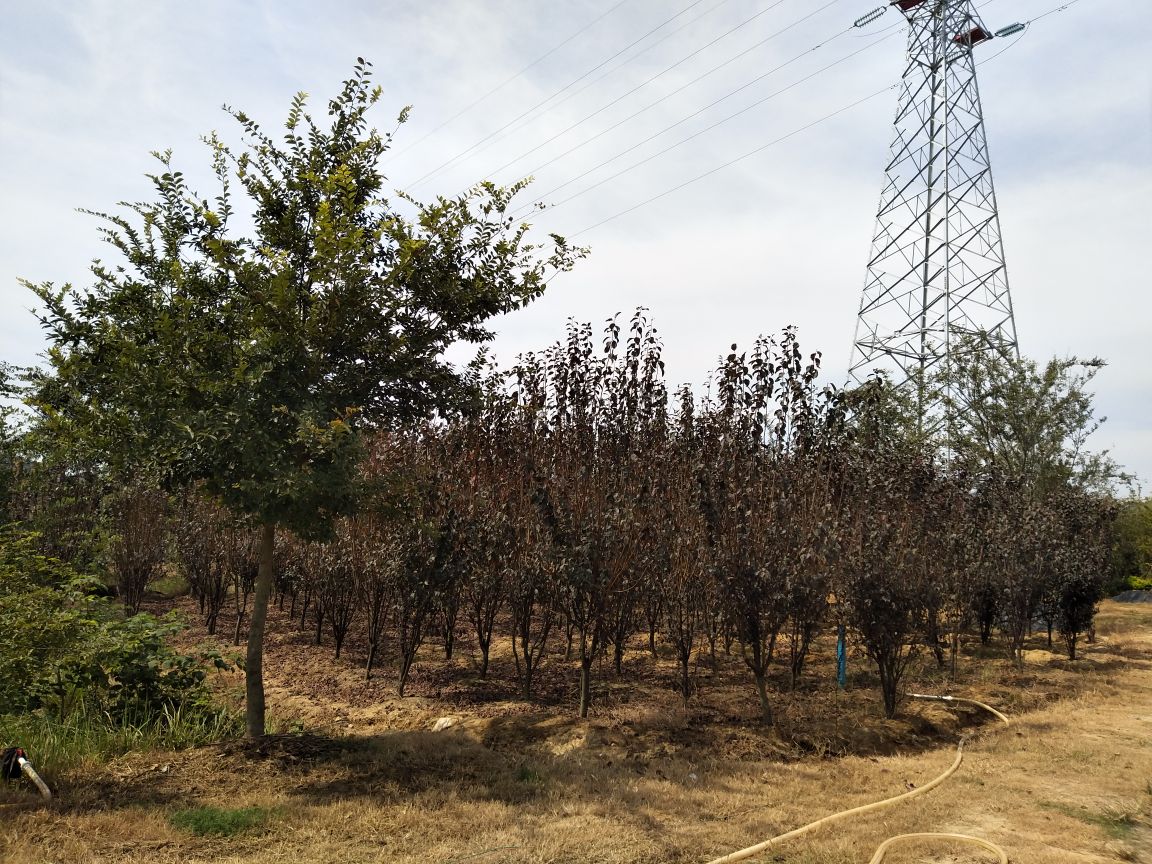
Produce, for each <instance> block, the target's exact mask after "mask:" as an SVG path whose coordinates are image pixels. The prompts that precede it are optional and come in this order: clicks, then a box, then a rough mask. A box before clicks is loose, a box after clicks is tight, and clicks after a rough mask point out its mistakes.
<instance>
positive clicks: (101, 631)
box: [0, 527, 229, 728]
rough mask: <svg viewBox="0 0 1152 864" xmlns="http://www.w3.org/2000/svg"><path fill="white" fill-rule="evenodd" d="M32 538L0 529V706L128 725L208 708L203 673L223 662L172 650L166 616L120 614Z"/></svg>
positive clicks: (215, 656) (6, 710)
mask: <svg viewBox="0 0 1152 864" xmlns="http://www.w3.org/2000/svg"><path fill="white" fill-rule="evenodd" d="M34 540H35V538H34V536H33V535H31V534H28V533H24V532H21V531H19V530H17V529H15V528H12V527H8V528H0V668H3V669H4V675H3V676H0V713H2V714H10V715H19V714H27V713H29V712H40V713H41V714H43V715H44V716H46V717H50V718H53V719H55V720H58V721H67V720H69V719H70V718H71V717H73V716H74V715H78V714H82V715H84V716H86V717H87V718H89V720H91V718H93V717H98V718H103V719H102V722H104V723H106V724H109V725H112V726H125V727H129V728H137V727H141V726H149V725H154V724H156V723H163V722H165V718H171V717H174V716H182V717H185V718H187V717H188V716H189V715H191V714H195V713H197V712H199V713H204V714H205V715H206V716H211V715H212V714H213V713H214V711H215V709H213V708H212V706H211V703H210V700H209V696H208V689H207V686H206V676H207V672H208V669H209V668H211V667H216V668H220V669H225V668H229V663H228V661H226V660H225V659H224V658H223V657H222V656H221V655H220V654H219V653H218V652H212V651H206V652H201V653H199V654H197V655H195V656H190V655H187V654H182V653H180V652H178V651H175V650H173V649H172V648H170V647H169V646H168V644H167V640H168V639H169V637H171V636H172V635H173V634H174V633H176V632H177V631H178V630H179V629H180V628H181V625H180V624H179V623H178V622H177V621H176V620H175V619H174V618H172V617H167V618H164V619H160V620H158V619H156V618H153V617H152V616H149V615H135V616H132V617H127V618H126V617H125V616H124V614H123V613H122V611H121V610H120V609H119V608H118V607H117V606H115V605H113V604H112V603H110V602H108V601H107V600H105V599H103V598H100V597H94V596H90V595H89V593H87V592H88V591H89V590H91V587H92V585H93V582H92V580H91V579H87V578H85V577H83V576H80V575H79V574H77V573H76V572H74V571H73V570H72V569H71V568H69V567H68V566H67V565H65V564H63V563H61V562H60V561H57V560H55V559H52V558H48V557H45V556H44V555H42V554H40V553H38V552H37V551H36V549H35V546H34Z"/></svg>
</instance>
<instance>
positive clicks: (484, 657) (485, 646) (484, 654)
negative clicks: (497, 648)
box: [480, 636, 492, 678]
mask: <svg viewBox="0 0 1152 864" xmlns="http://www.w3.org/2000/svg"><path fill="white" fill-rule="evenodd" d="M491 650H492V637H491V636H489V637H488V638H487V639H485V638H483V637H481V639H480V677H481V678H487V677H488V655H489V653H490V652H491Z"/></svg>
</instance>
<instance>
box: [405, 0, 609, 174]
mask: <svg viewBox="0 0 1152 864" xmlns="http://www.w3.org/2000/svg"><path fill="white" fill-rule="evenodd" d="M627 2H628V0H619V2H618V3H616V4H615V5H614V6H611V7H610V8H609V9H608V11H606V12H603V13H602V14H600V15H597V16H596V17H595V18H593V19H592V20H591V21H589V22H588V23H587V24H585V25H584V26H583V27H581V28H580V29H579V30H577V31H576V32H575V33H573V34H572V35H570V36H569V37H568V38H567V39H565V40H564V41H563V42H558V43H556V44H555V45H553V46H552V47H551V48H549V49H548V50H547V51H545V52H544V53H543V54H541V55H540V56H539V57H537V58H536V59H535V60H533V61H532V62H531V63H529V64H528V65H527V66H525V67H524V68H523V69H521V70H520V71H519V72H517V73H516V74H515V75H512V76H511V77H509V78H505V79H504V80H503V81H501V82H500V83H499V84H497V85H496V86H495V87H493V88H492V89H491V90H489V91H488V92H487V93H485V94H484V95H482V96H479V97H477V98H476V99H475V100H474V101H472V102H469V103H468V104H467V105H465V106H464V107H463V108H461V109H460V110H459V111H457V112H456V113H455V114H453V115H452V116H451V117H449V118H448V119H447V120H444V121H442V122H441V123H440V125H439V126H436V127H434V128H432V129H429V130H428V131H427V132H425V133H424V134H423V135H421V136H420V137H419V138H417V139H416V140H415V141H413V142H412V143H411V144H409V145H408V146H407V147H405V148H404V149H403V150H398V151H397V152H396V153H394V154H392V158H393V159H395V158H399V157H400V156H403V155H404V154H405V153H407V152H408V151H409V150H411V149H412V148H413V147H415V146H417V145H418V144H421V143H423V142H424V141H426V140H427V139H428V138H430V137H431V136H432V135H435V134H436V133H437V132H439V131H440V130H441V129H443V128H444V127H445V126H447V125H448V124H449V123H451V122H452V121H453V120H456V119H458V118H460V117H463V116H464V115H465V114H467V113H468V112H469V111H471V110H472V109H473V108H475V107H476V106H477V105H479V104H480V103H481V102H483V101H484V100H485V99H487V98H488V97H489V96H492V95H494V94H496V93H498V92H500V91H501V90H503V89H504V88H505V87H507V86H508V85H509V84H511V83H512V82H513V81H515V80H516V79H517V78H519V77H520V76H521V75H523V74H524V73H525V72H527V71H528V70H529V69H532V68H533V67H535V66H538V65H539V64H540V63H542V62H544V61H545V60H547V59H548V58H549V57H551V56H552V55H553V54H555V53H556V52H557V51H559V50H560V49H561V48H563V47H564V46H565V45H567V44H568V43H569V42H571V41H572V40H574V39H576V38H577V37H578V36H581V35H582V34H584V33H585V32H586V31H588V30H590V29H591V28H592V27H593V26H595V25H596V24H599V23H600V22H601V21H603V20H604V19H605V18H607V17H608V16H609V15H611V14H612V13H613V12H615V11H616V10H617V9H619V8H620V7H621V6H623V5H624V4H625V3H627Z"/></svg>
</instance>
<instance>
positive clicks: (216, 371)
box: [26, 60, 580, 736]
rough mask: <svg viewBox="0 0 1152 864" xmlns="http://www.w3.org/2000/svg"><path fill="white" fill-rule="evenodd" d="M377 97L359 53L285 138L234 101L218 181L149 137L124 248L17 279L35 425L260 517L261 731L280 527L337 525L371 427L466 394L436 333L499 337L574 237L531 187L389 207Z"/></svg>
mask: <svg viewBox="0 0 1152 864" xmlns="http://www.w3.org/2000/svg"><path fill="white" fill-rule="evenodd" d="M379 97H380V88H379V87H376V86H373V84H372V81H371V73H370V71H369V64H367V63H366V62H364V61H362V60H360V61H358V62H357V64H356V67H355V71H354V73H353V75H352V77H351V78H349V79H348V80H347V81H346V82H344V85H343V88H342V89H341V91H340V92H339V94H338V95H337V96H336V97H335V98H333V99H332V100H331V101H330V102H329V103H328V106H327V120H328V122H327V124H319V123H318V122H317V121H316V120H314V119H313V117H312V115H311V114H310V113H309V111H308V109H307V103H306V96H305V94H303V93H301V94H299V95H297V96H296V97H295V99H293V101H292V104H291V108H290V110H289V112H288V118H287V122H286V123H285V131H284V134H283V135H282V136H279V137H273V136H271V135H269V134H267V133H265V132H264V131H263V130H262V128H261V127H260V126H259V125H258V124H257V123H256V121H255V120H253V119H251V118H250V117H248V116H247V115H246V114H244V113H243V112H240V111H233V110H231V109H228V110H229V113H230V114H231V115H232V117H233V118H235V120H236V121H237V122H238V123H239V124H240V127H241V129H242V133H243V134H242V144H240V145H238V146H232V145H229V144H226V143H224V141H223V140H222V139H220V138H219V137H218V136H217V135H215V134H212V135H210V136H208V137H207V139H206V141H207V143H208V145H209V146H210V148H211V151H212V165H213V169H214V173H215V177H216V187H217V188H216V193H215V196H214V197H212V198H206V197H202V196H200V195H198V194H196V193H195V192H193V190H192V189H191V188H190V187H189V185H188V184H187V182H186V181H185V179H184V177H183V175H182V174H181V173H180V172H179V171H177V170H175V169H174V168H173V167H172V164H171V153H170V152H169V153H164V154H156V155H157V158H158V159H159V160H160V163H161V167H162V171H161V173H159V174H156V175H151V180H152V183H153V186H154V188H155V198H154V200H152V201H148V202H141V203H134V204H126V205H124V207H125V209H124V211H123V212H121V213H118V214H96V215H98V216H100V217H101V218H102V219H104V220H105V223H106V224H105V227H104V228H103V229H102V232H103V234H104V238H105V239H106V240H107V241H108V242H109V243H110V244H111V245H112V247H113V248H114V249H115V250H116V252H117V253H118V256H119V258H120V260H119V261H118V262H117V263H115V264H104V263H102V262H99V261H97V262H95V263H94V265H93V267H92V274H93V276H94V282H93V284H92V285H91V287H89V288H84V289H77V288H73V287H71V286H69V285H65V286H64V287H63V288H60V289H57V288H56V287H54V286H53V285H52V284H51V283H44V284H39V285H33V284H31V283H26V284H28V287H30V288H31V289H32V290H33V291H34V292H35V293H36V294H37V295H38V296H39V298H40V299H41V301H42V302H43V304H44V312H43V313H42V318H41V320H42V323H43V326H44V327H45V329H46V331H47V333H48V337H49V339H50V341H51V346H50V348H49V360H50V363H51V370H50V372H49V373H47V374H44V375H42V376H41V377H40V378H39V379H38V380H37V381H36V382H35V393H34V395H33V403H34V404H35V406H36V407H38V408H39V410H40V411H41V412H42V414H43V418H44V423H46V424H48V425H50V426H53V427H56V428H58V429H61V430H67V431H68V434H70V435H73V436H76V437H77V438H80V439H83V440H85V441H87V442H89V444H90V445H91V446H92V447H93V448H94V449H97V450H99V451H100V452H102V453H104V454H105V457H106V458H107V460H108V462H109V463H110V464H113V465H123V466H131V465H142V466H148V467H152V468H155V469H157V470H158V471H159V472H160V473H161V475H162V476H163V478H164V480H165V481H166V483H167V484H168V485H170V486H181V485H182V486H187V485H193V484H197V485H198V486H199V488H201V489H202V490H203V491H204V492H205V493H207V494H208V495H210V496H212V497H213V498H216V499H217V500H219V501H221V502H222V503H223V504H224V505H225V506H226V507H227V508H228V509H230V510H232V511H233V512H234V513H236V514H239V515H242V516H244V517H247V518H249V519H250V520H251V521H252V522H253V523H255V524H256V525H258V526H259V529H260V570H259V577H258V579H257V583H256V586H255V593H254V597H253V608H252V613H251V619H250V620H251V624H250V628H249V638H248V649H247V663H246V675H247V683H246V696H247V699H246V711H247V728H248V733H249V735H253V736H257V735H261V734H263V732H264V689H263V675H262V656H263V653H262V645H263V633H264V621H265V615H266V611H267V606H268V598H269V594H270V591H271V588H272V584H273V561H274V548H275V538H276V533H277V530H278V529H288V530H291V531H293V532H295V533H297V534H299V535H300V536H302V537H305V538H308V537H324V536H327V535H328V534H330V531H331V523H332V520H333V519H334V518H335V517H336V516H337V515H339V514H341V513H344V512H347V511H349V510H350V509H351V508H352V506H353V504H354V500H355V493H356V466H357V462H358V459H359V457H360V455H361V450H362V448H361V446H360V445H361V440H362V435H363V433H364V431H365V430H366V429H369V428H372V427H388V426H390V425H394V424H398V423H401V422H405V421H410V420H412V419H414V418H418V417H421V416H424V415H427V414H429V413H430V412H435V411H437V410H439V409H442V408H443V407H444V406H445V405H446V404H448V403H450V402H452V401H454V400H455V399H456V397H457V396H458V395H459V392H460V386H459V385H460V377H459V376H458V375H457V374H456V372H455V370H454V369H453V367H452V366H450V365H449V364H448V363H447V362H446V361H445V359H444V356H443V355H444V351H445V349H446V348H447V347H448V346H450V345H452V344H453V343H456V342H459V341H465V342H473V343H480V342H483V341H485V340H487V339H489V338H490V336H491V333H490V331H489V330H488V329H487V328H486V327H485V322H486V321H487V320H488V319H490V318H491V317H493V316H495V315H498V314H500V313H504V312H508V311H510V310H513V309H516V308H518V307H520V306H522V305H524V304H525V303H527V302H529V301H531V300H532V299H534V298H535V297H537V296H538V295H539V294H540V293H541V292H542V291H543V289H544V285H545V282H546V277H547V274H548V272H549V271H550V270H556V269H567V268H569V267H570V266H571V265H572V263H573V260H574V259H575V258H576V257H578V256H579V254H580V252H579V250H572V249H570V248H569V247H568V246H567V245H566V244H565V242H564V240H563V239H562V238H560V237H556V236H553V237H552V243H551V244H550V248H549V249H542V248H541V247H540V246H537V245H534V244H530V243H528V242H527V240H526V232H527V230H528V226H527V225H526V224H517V223H515V222H514V221H513V220H512V219H511V218H510V217H509V216H508V215H507V213H508V210H509V204H510V201H511V199H512V197H513V195H514V194H515V193H516V192H517V191H518V190H519V188H520V187H519V186H514V187H511V188H510V189H501V188H497V187H495V186H493V185H491V184H481V185H480V186H478V187H476V188H474V189H473V190H472V191H470V192H469V193H467V194H465V195H463V196H461V197H458V198H454V199H445V198H438V199H437V200H436V201H435V202H434V203H432V204H430V205H423V204H420V203H418V202H416V201H414V200H412V199H410V198H407V197H406V196H403V195H402V196H401V199H402V201H401V204H400V205H398V206H394V205H393V204H391V203H390V202H389V201H388V199H387V198H385V197H384V183H385V178H384V176H383V175H382V174H381V171H380V159H381V157H382V156H383V154H384V153H385V151H386V150H387V149H388V146H389V143H390V140H391V134H381V133H380V132H378V131H377V130H376V129H374V128H372V127H371V126H370V125H369V121H368V112H369V110H370V108H371V107H372V106H373V105H374V104H375V103H376V102H377V101H378V99H379ZM405 114H406V110H405V112H403V113H402V114H401V116H400V120H401V122H402V121H403V120H404V117H405ZM237 189H238V191H239V193H240V194H241V198H240V199H239V200H238V198H237V196H236V194H235V190H237ZM405 214H408V215H405ZM241 216H243V218H241ZM247 225H250V228H248V229H247V230H246V228H245V227H243V226H247Z"/></svg>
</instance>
